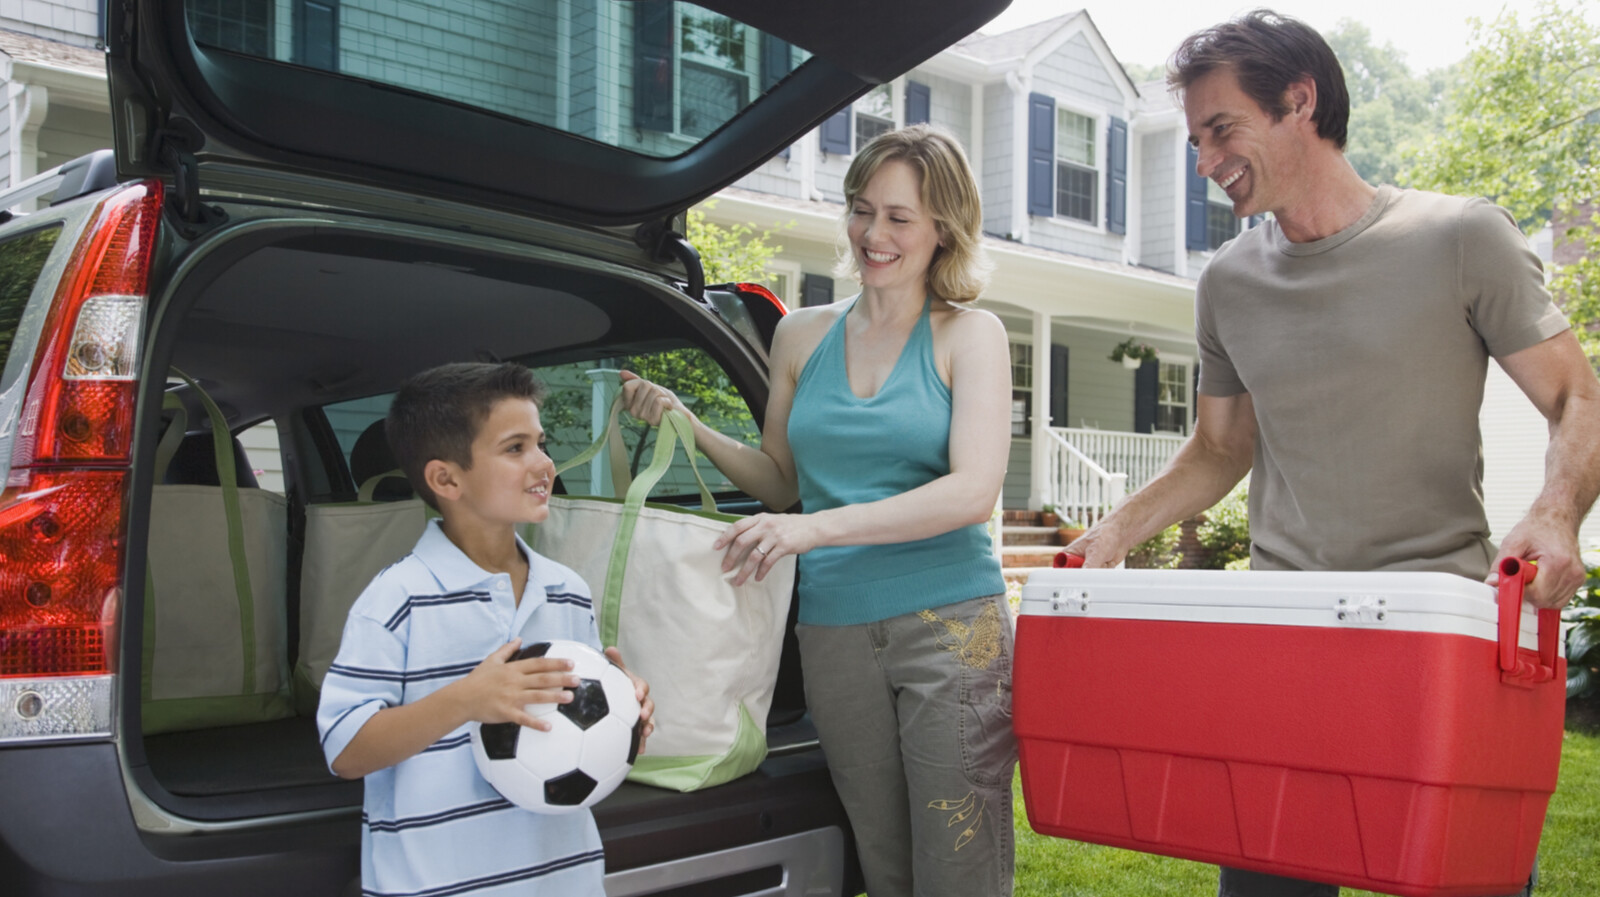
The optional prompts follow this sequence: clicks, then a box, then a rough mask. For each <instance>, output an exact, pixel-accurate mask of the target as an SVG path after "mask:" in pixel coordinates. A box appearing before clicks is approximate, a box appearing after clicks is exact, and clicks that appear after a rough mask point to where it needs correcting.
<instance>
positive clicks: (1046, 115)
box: [1028, 93, 1056, 218]
mask: <svg viewBox="0 0 1600 897" xmlns="http://www.w3.org/2000/svg"><path fill="white" fill-rule="evenodd" d="M1055 164H1056V101H1055V98H1054V97H1047V96H1045V95H1044V94H1042V93H1030V94H1028V214H1029V215H1042V216H1044V217H1047V218H1048V217H1049V216H1051V215H1054V214H1055V212H1056V203H1055V178H1054V177H1053V175H1054V170H1055Z"/></svg>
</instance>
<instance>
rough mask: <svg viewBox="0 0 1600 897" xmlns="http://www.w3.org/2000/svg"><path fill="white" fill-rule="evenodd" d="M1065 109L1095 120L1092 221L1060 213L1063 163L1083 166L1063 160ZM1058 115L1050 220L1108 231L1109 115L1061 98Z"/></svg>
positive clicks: (1051, 175)
mask: <svg viewBox="0 0 1600 897" xmlns="http://www.w3.org/2000/svg"><path fill="white" fill-rule="evenodd" d="M1063 112H1067V113H1070V114H1072V115H1077V116H1080V117H1082V118H1087V119H1089V120H1090V121H1091V122H1093V123H1094V134H1093V136H1092V137H1091V139H1090V144H1091V145H1092V147H1093V148H1094V160H1095V164H1094V174H1095V199H1094V209H1093V210H1092V211H1091V212H1090V220H1089V221H1084V220H1083V219H1082V218H1073V217H1071V216H1069V215H1063V214H1061V208H1060V206H1059V205H1058V203H1057V201H1058V200H1059V198H1060V193H1059V190H1058V187H1059V186H1060V185H1059V184H1058V183H1057V180H1058V179H1059V178H1060V174H1061V166H1062V165H1063V164H1066V165H1077V166H1079V167H1082V164H1081V163H1079V162H1075V161H1073V160H1071V159H1064V158H1062V156H1061V113H1063ZM1055 115H1056V120H1055V146H1054V147H1053V148H1052V149H1051V157H1050V215H1051V220H1053V221H1056V222H1058V223H1060V224H1064V225H1067V226H1068V227H1075V228H1080V229H1082V230H1087V231H1091V232H1094V233H1105V230H1106V151H1107V146H1106V133H1107V131H1106V129H1107V128H1109V127H1110V117H1109V116H1108V115H1107V114H1106V113H1105V112H1104V111H1097V110H1092V109H1089V108H1087V107H1084V106H1076V105H1073V104H1072V103H1066V102H1063V101H1062V100H1060V99H1059V98H1058V99H1057V100H1056V113H1055Z"/></svg>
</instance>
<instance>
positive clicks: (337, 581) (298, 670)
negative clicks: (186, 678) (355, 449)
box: [294, 470, 428, 716]
mask: <svg viewBox="0 0 1600 897" xmlns="http://www.w3.org/2000/svg"><path fill="white" fill-rule="evenodd" d="M404 476H405V475H404V474H402V473H401V472H400V471H398V470H397V471H393V472H392V473H385V474H379V475H377V476H375V477H372V478H371V479H369V480H367V481H366V482H365V483H362V484H361V488H360V491H359V493H358V494H357V498H356V501H354V502H337V503H330V504H315V505H308V506H306V537H305V541H306V547H305V551H304V552H303V553H302V555H301V563H300V653H299V656H298V657H297V659H296V660H295V665H294V702H295V709H296V710H297V711H298V712H299V713H300V714H301V715H304V716H310V715H314V714H315V713H316V711H317V702H318V701H319V700H320V698H321V696H322V680H323V679H324V678H326V677H327V675H328V667H329V665H331V664H332V663H333V659H334V657H335V656H336V655H337V654H338V653H339V640H340V638H341V637H342V636H343V635H344V623H345V619H346V618H347V617H348V616H349V615H350V606H351V605H352V604H355V602H356V598H358V597H360V595H361V593H362V591H363V590H365V589H366V587H367V584H368V583H370V582H372V578H373V577H374V576H377V575H378V574H379V573H380V572H382V571H383V570H384V568H386V567H388V566H389V565H391V564H393V563H394V562H396V561H398V560H400V559H401V558H403V557H405V556H406V555H407V554H410V553H411V549H412V548H414V547H416V544H417V540H418V539H420V538H422V531H423V530H424V529H425V528H427V524H428V510H427V508H428V506H427V505H425V504H423V502H422V499H420V498H413V499H409V500H407V501H390V502H380V501H373V500H372V495H373V492H374V491H375V489H376V487H377V485H378V484H379V483H380V482H382V481H383V480H384V479H386V478H388V477H401V478H403V477H404Z"/></svg>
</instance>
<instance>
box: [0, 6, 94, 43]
mask: <svg viewBox="0 0 1600 897" xmlns="http://www.w3.org/2000/svg"><path fill="white" fill-rule="evenodd" d="M0 19H4V20H5V27H6V28H8V29H10V30H12V31H19V32H21V33H23V34H32V35H35V36H37V37H47V38H49V39H51V40H58V41H61V42H62V43H64V44H71V45H72V46H75V47H92V46H94V45H95V44H96V43H97V42H98V41H99V39H100V0H0Z"/></svg>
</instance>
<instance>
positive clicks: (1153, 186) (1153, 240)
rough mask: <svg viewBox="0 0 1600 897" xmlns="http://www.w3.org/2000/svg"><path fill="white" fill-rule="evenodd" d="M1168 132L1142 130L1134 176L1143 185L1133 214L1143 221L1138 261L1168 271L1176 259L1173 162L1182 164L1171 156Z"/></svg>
mask: <svg viewBox="0 0 1600 897" xmlns="http://www.w3.org/2000/svg"><path fill="white" fill-rule="evenodd" d="M1173 142H1174V138H1173V135H1172V132H1170V131H1163V132H1160V133H1157V134H1146V135H1145V136H1144V137H1143V138H1141V140H1140V144H1141V153H1142V157H1143V161H1142V163H1141V165H1140V171H1139V172H1138V175H1137V176H1138V177H1139V178H1140V179H1141V185H1142V186H1143V188H1144V189H1143V193H1142V199H1141V201H1140V203H1139V209H1138V212H1137V214H1138V215H1139V216H1140V219H1141V221H1142V224H1143V228H1142V233H1143V238H1142V240H1141V241H1140V243H1141V245H1140V256H1139V262H1140V264H1143V265H1147V266H1149V267H1152V268H1160V269H1162V270H1165V271H1171V270H1172V268H1173V266H1174V265H1175V264H1176V263H1177V259H1176V251H1177V239H1178V236H1179V234H1178V232H1177V227H1178V221H1177V215H1178V205H1177V197H1176V195H1175V194H1176V192H1177V175H1175V174H1174V173H1173V170H1172V168H1173V165H1175V164H1177V165H1181V164H1183V162H1182V159H1181V158H1176V157H1175V151H1174V150H1173V148H1172V147H1173Z"/></svg>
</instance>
